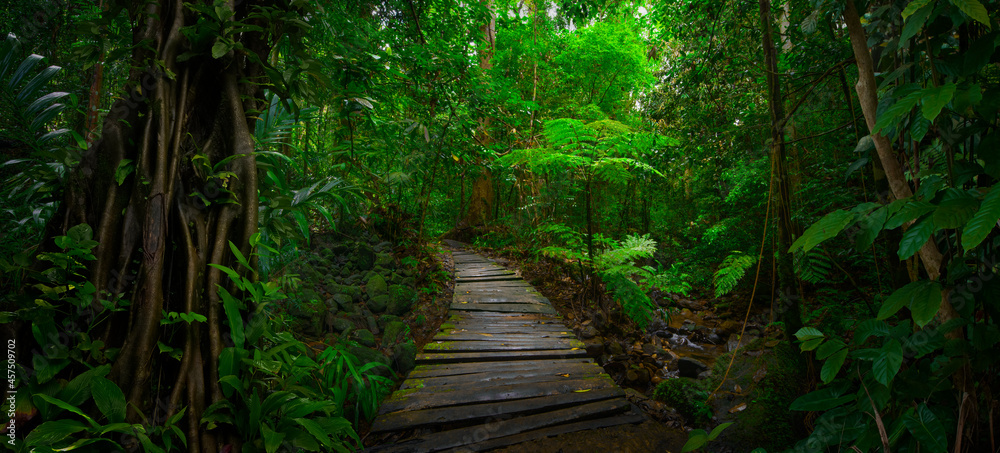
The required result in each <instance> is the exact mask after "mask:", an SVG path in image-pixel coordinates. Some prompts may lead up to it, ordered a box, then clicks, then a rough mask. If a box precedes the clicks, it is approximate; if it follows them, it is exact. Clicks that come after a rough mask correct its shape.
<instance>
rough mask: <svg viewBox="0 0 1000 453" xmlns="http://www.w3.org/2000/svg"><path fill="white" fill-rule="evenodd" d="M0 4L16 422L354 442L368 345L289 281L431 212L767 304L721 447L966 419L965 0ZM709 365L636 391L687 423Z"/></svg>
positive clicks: (581, 303) (584, 263)
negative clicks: (326, 235)
mask: <svg viewBox="0 0 1000 453" xmlns="http://www.w3.org/2000/svg"><path fill="white" fill-rule="evenodd" d="M3 5H4V7H3V9H2V11H0V19H2V20H0V23H2V24H4V27H7V28H6V29H0V32H2V33H3V34H4V36H3V38H4V42H3V43H2V45H0V111H2V114H3V115H2V117H0V151H2V153H3V160H4V161H6V164H4V166H3V167H2V168H0V175H2V178H3V184H2V186H0V191H2V192H0V195H2V196H0V231H3V233H2V235H3V236H2V241H0V243H2V244H0V250H2V251H3V253H2V254H0V271H2V276H0V286H2V288H0V289H2V293H3V294H4V296H3V298H2V299H0V310H3V312H2V315H0V318H2V321H3V323H4V324H3V332H4V334H5V335H6V336H9V337H11V338H17V339H18V341H17V344H18V349H17V357H18V360H19V362H18V366H19V368H18V371H17V373H18V374H17V375H18V384H17V392H18V393H17V395H18V397H17V401H18V407H17V414H16V415H15V419H16V421H17V423H18V426H20V427H23V428H21V429H19V430H18V438H19V439H20V440H23V442H20V443H18V445H17V447H16V448H15V449H17V450H19V451H30V450H31V449H32V448H37V449H38V451H45V449H46V448H50V449H58V448H82V447H85V446H89V447H88V448H94V447H95V446H99V447H101V448H112V447H113V448H125V449H128V448H141V449H142V450H144V451H163V450H166V451H171V450H184V449H186V450H189V451H225V449H227V448H237V449H240V448H245V449H248V451H257V450H262V451H268V452H271V451H277V450H278V449H280V448H299V449H305V450H311V451H330V450H342V451H343V450H350V449H352V448H354V447H356V446H357V445H358V443H359V441H360V436H359V435H358V433H357V431H356V430H357V429H360V428H361V426H363V422H362V419H365V418H370V417H371V416H372V415H373V414H374V411H375V408H376V407H377V402H378V399H379V398H380V397H381V396H382V395H383V394H384V393H385V390H386V389H387V388H388V387H391V380H389V378H388V377H387V376H389V375H390V374H391V372H389V371H387V369H388V367H386V366H384V365H382V364H380V363H379V362H377V361H370V360H363V358H359V357H356V355H358V353H357V352H358V351H360V350H362V349H358V348H357V346H358V344H357V341H356V340H357V338H356V337H355V336H352V335H354V334H352V333H351V332H350V330H351V329H347V330H346V331H344V330H343V329H340V330H341V331H342V335H341V336H340V337H339V339H337V338H334V339H331V338H325V339H322V338H305V337H303V336H302V335H301V332H295V333H296V334H298V335H293V334H292V333H293V332H290V331H289V330H292V331H295V330H296V329H287V328H286V326H287V325H291V324H293V323H294V322H296V321H292V320H290V319H288V317H289V316H290V315H289V313H293V312H295V311H296V310H300V308H301V307H305V306H309V307H312V306H320V307H321V306H322V305H323V303H324V300H322V299H324V297H322V294H321V293H322V290H321V289H322V288H321V287H323V286H326V287H330V288H331V289H330V290H329V293H330V294H331V295H342V296H343V295H345V294H346V296H345V297H346V301H344V300H338V301H337V302H330V301H329V300H327V301H326V302H327V304H328V305H333V306H334V307H336V306H338V305H337V304H338V303H340V304H341V305H340V307H341V308H344V307H353V306H356V305H357V304H358V303H359V302H360V300H361V298H362V297H364V298H365V300H366V306H369V305H373V303H369V301H370V300H371V299H372V298H375V297H381V298H380V299H377V300H380V301H386V300H389V296H390V295H391V294H389V293H391V292H392V291H389V287H392V288H393V291H395V292H396V293H401V292H405V293H406V297H405V299H407V302H406V304H407V307H409V305H410V304H412V301H413V300H416V296H415V294H416V292H417V291H416V290H422V292H424V293H432V292H435V291H436V290H437V289H438V286H437V285H438V283H436V282H434V281H433V278H430V277H427V275H429V274H426V273H425V275H424V277H427V278H423V277H420V278H418V277H419V275H418V274H419V272H418V270H420V269H425V270H426V269H429V268H431V267H432V264H431V261H432V260H431V258H429V257H430V256H431V254H430V253H429V252H428V250H430V248H429V247H431V244H432V243H433V242H435V241H436V240H438V239H441V238H448V239H458V240H463V241H466V242H470V243H474V244H476V245H478V246H481V247H486V248H490V249H493V250H497V251H506V252H510V253H512V254H513V255H515V256H518V257H520V258H527V259H533V260H544V261H546V262H547V263H549V264H550V265H551V266H552V267H554V268H558V269H559V270H560V272H563V274H564V275H565V277H566V279H567V280H569V281H572V282H574V284H575V285H576V288H577V290H576V294H575V295H574V297H573V303H574V304H575V306H574V309H579V310H580V311H581V312H583V311H586V312H591V313H597V312H599V314H600V316H601V317H602V319H607V320H610V321H611V322H612V323H613V324H615V325H617V326H620V329H619V330H621V331H629V330H630V329H631V331H641V330H645V329H647V328H652V327H651V326H653V325H655V324H656V321H657V320H664V319H669V317H670V316H671V314H676V313H677V312H678V311H679V310H680V309H679V308H678V307H676V306H673V305H671V303H672V301H675V300H678V299H680V298H681V297H682V296H683V297H684V298H692V299H700V300H706V301H708V302H707V303H708V304H709V305H710V306H712V307H713V308H714V309H717V310H718V311H719V312H720V313H723V312H725V313H729V314H730V315H731V317H732V318H733V319H734V320H735V321H736V322H742V321H744V318H743V317H742V311H743V310H750V311H753V312H755V313H757V314H759V315H760V316H763V317H766V318H768V321H769V322H770V323H771V324H770V325H769V326H768V329H767V331H766V335H767V336H768V338H769V340H774V341H778V342H780V345H779V346H778V347H774V346H773V345H772V346H770V347H769V348H772V349H775V350H777V349H780V350H781V351H782V354H783V355H782V366H786V367H792V368H794V370H791V371H789V372H788V373H786V374H784V375H783V376H804V378H803V379H798V378H796V382H795V383H794V385H793V383H789V382H787V380H781V379H780V378H778V377H769V378H768V379H766V380H764V381H763V382H764V383H765V384H768V383H769V382H771V380H772V379H773V380H774V381H775V382H780V388H781V390H782V391H783V392H784V391H788V392H797V393H798V394H797V395H794V398H797V399H794V401H793V402H791V404H790V407H789V408H787V409H790V410H791V411H795V413H796V414H799V415H801V417H794V418H796V421H795V423H798V424H796V425H795V426H792V425H793V422H792V421H788V422H787V424H788V429H787V430H785V432H784V433H782V434H781V435H780V436H778V435H775V436H773V437H770V440H769V441H768V442H759V443H757V444H756V446H765V445H766V446H767V448H769V449H772V450H776V449H785V448H788V449H793V450H795V451H836V450H846V449H855V450H859V451H876V450H882V451H890V450H891V451H935V452H937V451H955V452H961V451H995V450H997V445H996V437H997V436H998V434H1000V433H997V432H996V431H997V422H996V420H998V419H1000V413H998V410H1000V404H998V401H997V399H996V398H995V396H994V393H995V391H996V390H997V388H998V384H1000V382H998V381H997V376H998V375H1000V362H998V358H997V357H996V356H995V355H994V354H993V353H992V352H993V351H995V350H996V348H997V346H998V344H1000V327H998V320H1000V279H997V278H995V277H996V276H997V273H998V272H1000V267H998V250H1000V234H998V231H1000V227H998V225H1000V223H998V219H1000V187H998V180H1000V139H998V137H1000V135H998V126H1000V123H998V118H997V115H998V112H1000V53H998V52H997V45H998V42H1000V34H998V33H1000V32H998V31H996V30H995V29H994V27H1000V20H998V12H1000V11H998V10H1000V2H997V1H995V0H873V1H867V2H865V1H858V2H855V1H852V0H847V1H831V0H780V1H777V0H773V1H772V0H759V1H758V2H728V1H722V0H684V1H675V2H659V3H643V2H633V1H618V0H609V1H597V0H583V1H577V2H554V1H543V0H528V1H518V2H514V1H509V0H485V1H479V2H472V3H460V2H454V1H451V0H405V1H403V0H385V1H357V2H342V1H325V0H324V1H319V2H304V1H298V0H280V1H275V2H263V1H244V2H226V1H222V0H216V1H207V0H204V1H192V2H181V1H177V0H158V1H151V2H140V3H135V2H126V1H118V0H102V1H95V0H58V1H52V0H32V1H6V2H3ZM8 33H9V34H8ZM330 231H336V232H337V233H336V234H338V235H341V236H343V237H345V238H348V239H350V240H358V241H360V239H359V238H360V237H361V236H362V235H364V237H365V240H368V238H373V237H378V238H381V240H385V241H387V242H390V243H391V244H393V245H394V246H395V247H396V249H397V251H403V250H406V251H407V253H412V254H413V257H408V258H404V259H406V260H409V261H406V263H408V264H406V265H405V266H404V265H400V267H399V269H403V268H406V269H407V272H408V273H409V275H408V276H403V275H401V274H400V273H397V274H395V278H396V280H395V281H390V282H389V283H390V284H389V285H387V283H386V281H385V278H384V277H388V278H390V279H391V278H393V272H394V271H393V270H392V268H393V266H395V261H393V266H390V265H389V264H388V262H389V261H392V260H394V259H395V258H392V257H391V256H389V254H388V252H384V251H383V249H379V252H380V253H383V255H381V256H382V257H381V258H379V259H381V260H383V261H385V262H384V263H382V264H385V266H382V265H378V266H376V265H375V264H374V262H369V263H366V264H365V265H359V264H358V262H357V261H358V259H356V260H354V261H350V262H348V261H347V260H346V259H341V260H340V262H335V263H332V261H336V260H337V259H339V258H338V257H337V256H334V255H336V254H335V253H331V254H330V256H327V257H319V256H314V255H315V252H311V251H310V250H311V247H313V248H314V246H315V238H316V235H317V233H320V232H330ZM361 232H363V233H361ZM372 241H373V242H376V243H377V242H378V240H376V239H372ZM359 243H360V242H359ZM352 247H354V248H350V249H349V248H344V250H345V251H344V252H343V253H345V254H355V255H358V254H363V255H365V257H362V258H360V261H366V260H367V261H374V260H375V258H374V256H375V254H374V252H373V251H371V250H372V248H371V246H369V245H361V246H352ZM384 248H385V250H388V249H389V248H391V247H389V246H386V247H384ZM338 253H340V252H338ZM367 255H371V257H368V256H367ZM369 258H371V259H369ZM302 260H305V261H306V262H310V263H313V264H316V263H318V262H321V261H322V262H323V263H322V266H323V267H324V268H325V269H327V271H328V272H329V273H330V274H331V275H326V274H320V273H308V274H307V275H296V274H295V273H294V272H292V271H291V270H290V269H293V268H294V266H295V265H296V264H295V263H299V262H301V261H302ZM338 266H341V267H338ZM376 267H380V268H382V270H384V271H385V273H386V275H385V276H382V275H375V274H378V272H376V270H375V268H376ZM359 268H364V269H363V270H362V271H363V272H366V274H364V275H363V276H362V277H357V278H354V277H353V276H352V274H351V272H354V271H355V270H357V269H359ZM331 269H337V271H336V272H340V271H339V269H343V272H344V274H343V275H342V276H341V277H343V279H349V280H350V283H346V284H344V285H341V284H340V283H343V279H341V280H339V282H340V283H337V282H333V280H332V278H333V276H332V273H333V272H334V270H331ZM359 272H360V271H359ZM401 272H402V271H401ZM303 280H305V281H303ZM380 280H381V283H380V284H378V283H371V282H372V281H375V282H379V281H380ZM360 282H363V285H364V287H365V292H364V295H363V296H362V294H361V290H360V289H358V290H357V291H356V294H355V293H352V292H350V291H354V290H350V291H349V290H348V289H345V288H346V287H351V285H355V286H357V287H360V286H359V285H361V284H362V283H360ZM314 283H315V284H316V285H317V286H316V287H315V288H316V290H313V289H309V288H310V285H312V284H314ZM327 283H329V284H327ZM421 285H422V287H418V286H421ZM376 286H384V287H386V288H384V291H382V293H385V294H381V293H376V292H374V290H373V289H372V288H375V287H376ZM303 288H307V289H308V291H306V290H305V289H303ZM369 292H371V298H370V297H369V294H368V293H369ZM342 293H343V294H342ZM286 294H287V295H289V296H290V298H286ZM303 294H305V295H303ZM393 294H395V293H393ZM411 296H412V297H411ZM352 297H353V300H352ZM393 297H395V295H393ZM286 299H287V300H286ZM330 300H332V299H330ZM352 304H353V305H352ZM754 304H756V306H754ZM768 305H770V307H769V308H765V307H766V306H768ZM748 306H749V307H748ZM324 310H325V309H324ZM761 310H763V311H761ZM345 311H348V310H347V309H345ZM406 312H407V310H401V311H400V312H399V314H400V315H402V314H403V313H406ZM732 313H735V314H732ZM317 319H319V318H317ZM393 321H398V320H387V321H386V322H390V323H391V322H393ZM316 324H317V325H318V324H320V323H319V322H317V323H316ZM328 324H332V322H330V323H328ZM295 325H299V324H295ZM299 330H301V329H299ZM315 330H317V331H318V330H322V329H320V328H318V327H317V328H316V329H315ZM315 337H320V335H319V334H318V333H317V334H316V335H315ZM401 338H402V337H401ZM5 339H6V338H5ZM314 340H315V341H314ZM316 342H319V343H320V344H322V347H317V343H316ZM402 343H406V342H405V341H402ZM761 343H763V344H767V342H766V341H762V342H761ZM387 344H388V343H387ZM412 347H413V345H412V342H411V343H409V344H408V346H406V348H412ZM386 352H390V351H386ZM29 357H30V359H29ZM383 357H384V356H383ZM359 359H361V360H359ZM786 359H787V360H786ZM730 366H732V365H730ZM723 371H725V373H726V374H727V375H728V373H729V369H723ZM723 380H725V378H723ZM720 385H721V384H720ZM762 385H763V384H762ZM772 387H775V388H778V384H774V385H772ZM691 389H696V390H697V392H695V393H697V394H698V396H699V398H697V399H698V401H694V400H692V397H691V395H686V396H685V395H684V394H688V393H691ZM708 390H711V389H708ZM773 390H774V389H773V388H772V389H767V390H765V391H763V393H762V394H763V395H774V394H775V392H774V391H773ZM715 393H716V392H709V391H704V389H703V388H702V387H697V388H696V387H695V386H694V385H693V384H690V383H689V382H687V381H681V380H676V381H674V380H671V381H667V382H665V383H663V384H660V387H659V388H658V390H657V394H656V395H655V396H656V397H658V398H660V399H662V400H665V401H667V402H669V403H670V404H671V405H673V406H675V407H677V408H678V409H679V410H680V411H681V412H682V413H683V414H684V415H685V416H686V417H688V418H689V419H691V420H692V422H693V423H697V424H699V425H707V424H708V423H712V422H713V420H712V418H711V415H710V412H711V409H710V408H709V405H710V402H711V400H712V398H715V397H716V395H715ZM787 397H791V396H787ZM786 399H787V398H786V397H782V398H778V397H774V398H771V397H770V396H768V397H762V398H761V403H760V404H761V406H762V407H763V406H765V405H768V404H770V405H774V406H781V407H778V408H777V409H778V410H774V408H773V407H770V406H768V407H767V408H765V409H760V410H758V411H754V410H748V411H747V412H746V413H745V414H750V413H758V414H760V413H765V414H771V413H784V412H786V408H785V407H784V404H786V403H787V401H786ZM705 400H709V401H708V402H706V401H705ZM745 414H743V415H739V414H737V415H735V416H733V417H735V421H736V426H735V427H734V428H731V429H728V430H726V432H725V433H723V432H722V430H721V429H720V430H718V431H712V430H706V431H709V432H711V436H709V435H708V433H707V432H706V431H700V432H699V433H698V435H697V436H693V437H692V439H695V438H696V437H697V438H698V439H702V438H704V439H703V440H699V441H698V442H700V444H699V446H701V445H704V444H705V442H707V441H708V440H709V437H710V438H711V439H710V440H712V441H715V439H716V437H719V436H721V439H725V438H726V437H727V436H738V435H741V434H740V433H746V432H748V431H746V430H745V429H744V428H741V426H740V424H741V423H742V424H743V425H744V427H745V426H748V425H750V424H751V423H752V422H749V421H747V420H746V419H744V420H740V419H739V417H747V416H746V415H745ZM716 421H718V420H716ZM782 423H786V422H785V421H782ZM727 426H728V425H727ZM782 426H785V425H784V424H783V425H782ZM704 427H705V428H708V426H704ZM723 429H725V428H723ZM22 430H24V433H22ZM29 431H30V432H29ZM25 433H26V434H25ZM753 441H754V439H749V440H744V441H743V442H744V444H746V442H751V443H752V442H753ZM772 441H773V442H772ZM692 448H693V447H692Z"/></svg>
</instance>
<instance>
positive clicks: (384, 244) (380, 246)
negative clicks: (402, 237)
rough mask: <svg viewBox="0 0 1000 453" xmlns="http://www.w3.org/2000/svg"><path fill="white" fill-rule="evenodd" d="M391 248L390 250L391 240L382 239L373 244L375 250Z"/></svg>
mask: <svg viewBox="0 0 1000 453" xmlns="http://www.w3.org/2000/svg"><path fill="white" fill-rule="evenodd" d="M391 250H392V242H390V241H382V242H379V243H378V244H375V251H376V252H386V251H391Z"/></svg>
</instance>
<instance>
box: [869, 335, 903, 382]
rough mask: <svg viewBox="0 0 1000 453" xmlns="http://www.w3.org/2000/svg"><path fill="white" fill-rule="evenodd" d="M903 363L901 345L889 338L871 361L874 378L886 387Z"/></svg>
mask: <svg viewBox="0 0 1000 453" xmlns="http://www.w3.org/2000/svg"><path fill="white" fill-rule="evenodd" d="M902 365H903V346H902V345H900V344H899V341H896V339H890V340H889V341H888V342H887V343H886V344H885V345H884V346H882V349H881V350H880V351H879V356H878V358H877V359H875V362H873V363H872V372H873V373H874V376H875V380H876V381H878V382H879V383H881V384H882V385H884V386H886V387H888V386H889V383H890V382H892V379H893V378H895V377H896V373H899V367H900V366H902Z"/></svg>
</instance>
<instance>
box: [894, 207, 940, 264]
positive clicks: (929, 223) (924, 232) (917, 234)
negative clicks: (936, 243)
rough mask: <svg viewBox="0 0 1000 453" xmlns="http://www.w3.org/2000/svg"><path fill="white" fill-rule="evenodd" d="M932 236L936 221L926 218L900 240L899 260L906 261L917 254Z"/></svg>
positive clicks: (897, 252) (919, 221) (914, 225)
mask: <svg viewBox="0 0 1000 453" xmlns="http://www.w3.org/2000/svg"><path fill="white" fill-rule="evenodd" d="M932 234H934V221H933V220H932V219H931V217H924V218H923V219H920V220H918V221H917V223H914V224H913V225H912V226H910V229H908V230H906V232H905V233H903V237H902V239H900V240H899V250H897V251H896V254H897V255H898V256H899V259H901V260H905V259H907V258H909V257H911V256H913V254H914V253H917V250H920V248H921V247H923V246H924V244H926V243H927V240H928V239H930V238H931V235H932Z"/></svg>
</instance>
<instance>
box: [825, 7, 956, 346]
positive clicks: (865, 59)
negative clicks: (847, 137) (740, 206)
mask: <svg viewBox="0 0 1000 453" xmlns="http://www.w3.org/2000/svg"><path fill="white" fill-rule="evenodd" d="M844 21H845V22H846V23H847V31H848V33H849V34H850V37H851V47H852V48H853V49H854V59H855V60H856V61H857V64H858V84H857V85H856V86H855V90H856V91H857V92H858V101H859V103H860V104H861V111H862V112H863V113H864V115H865V122H866V123H867V124H868V129H869V131H870V130H873V129H875V122H876V120H877V118H876V113H877V111H878V91H877V87H878V85H877V84H876V83H875V64H874V62H873V61H872V55H871V52H870V51H869V50H868V37H867V36H866V34H865V29H864V28H863V27H862V25H861V17H860V16H859V15H858V10H857V8H856V7H855V6H854V2H851V1H849V2H847V6H846V7H845V8H844ZM871 136H872V141H874V142H875V150H876V151H877V153H878V157H879V162H881V163H882V169H883V170H884V171H885V177H886V179H887V180H888V182H889V188H890V189H891V190H892V195H893V197H895V199H897V200H901V199H904V198H909V197H911V196H913V190H912V189H911V188H910V185H909V184H908V183H907V182H906V177H905V176H904V174H903V168H902V166H901V165H900V164H899V161H898V160H897V159H896V153H895V152H894V151H893V149H892V143H890V142H889V138H888V137H886V136H884V135H882V134H872V135H871ZM919 254H920V260H921V262H923V265H924V270H925V271H926V272H927V276H928V277H930V279H931V280H937V278H938V277H939V276H940V275H941V265H942V262H943V256H942V255H941V251H940V250H939V249H938V246H937V243H935V242H934V238H933V237H932V238H930V239H929V240H928V241H927V243H926V244H924V245H923V247H921V248H920V252H919ZM938 317H939V318H940V319H941V321H942V322H943V321H947V320H949V319H954V318H957V317H958V313H957V312H955V309H954V308H953V307H952V305H951V302H949V300H948V291H947V290H945V293H944V297H943V300H942V303H941V308H940V309H939V310H938ZM956 332H958V334H960V332H961V329H956V330H954V331H952V334H955V333H956Z"/></svg>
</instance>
